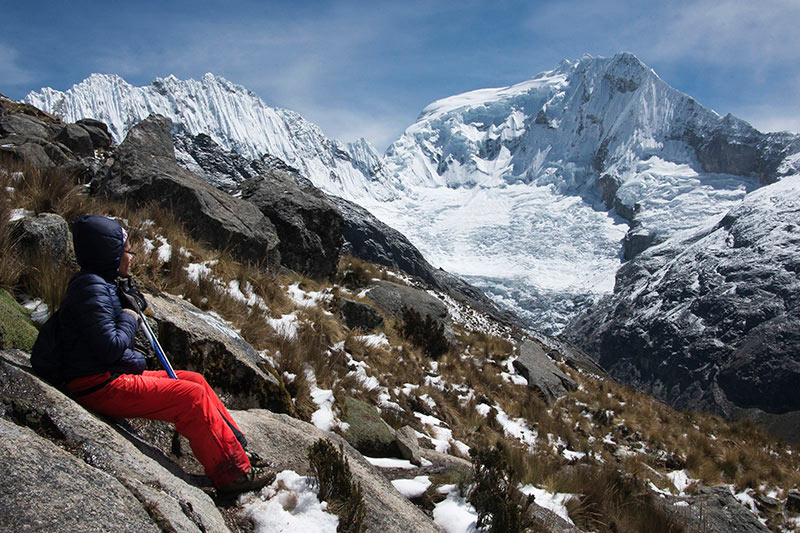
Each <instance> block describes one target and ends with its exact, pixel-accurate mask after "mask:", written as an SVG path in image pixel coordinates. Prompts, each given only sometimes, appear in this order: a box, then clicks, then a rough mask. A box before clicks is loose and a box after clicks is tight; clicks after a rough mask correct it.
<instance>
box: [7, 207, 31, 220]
mask: <svg viewBox="0 0 800 533" xmlns="http://www.w3.org/2000/svg"><path fill="white" fill-rule="evenodd" d="M35 214H36V213H34V212H33V211H29V210H27V209H22V208H21V207H20V208H18V209H12V210H11V212H10V213H9V214H8V221H9V222H16V221H17V220H21V219H23V218H25V217H32V216H33V215H35Z"/></svg>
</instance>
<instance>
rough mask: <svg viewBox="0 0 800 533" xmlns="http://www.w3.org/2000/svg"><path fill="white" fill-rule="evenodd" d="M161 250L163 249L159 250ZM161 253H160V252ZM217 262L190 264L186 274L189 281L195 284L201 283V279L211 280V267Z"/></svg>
mask: <svg viewBox="0 0 800 533" xmlns="http://www.w3.org/2000/svg"><path fill="white" fill-rule="evenodd" d="M159 250H161V248H159ZM159 253H160V252H159ZM215 263H216V261H203V262H202V263H189V264H188V265H187V266H186V273H187V274H188V275H189V279H190V280H192V281H193V282H195V283H199V282H200V277H201V276H202V277H204V278H210V277H211V268H209V267H210V266H212V265H214V264H215Z"/></svg>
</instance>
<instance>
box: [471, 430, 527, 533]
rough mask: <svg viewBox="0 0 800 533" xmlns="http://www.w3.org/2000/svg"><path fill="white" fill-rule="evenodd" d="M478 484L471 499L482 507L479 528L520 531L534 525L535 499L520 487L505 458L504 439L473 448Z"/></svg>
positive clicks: (494, 531)
mask: <svg viewBox="0 0 800 533" xmlns="http://www.w3.org/2000/svg"><path fill="white" fill-rule="evenodd" d="M469 454H470V456H471V457H472V468H473V470H474V480H475V486H474V487H473V488H472V489H471V490H470V491H469V496H468V497H467V500H468V501H469V502H470V503H471V504H472V505H473V506H474V507H475V510H476V511H478V523H477V527H478V529H481V528H486V530H487V531H490V532H492V533H516V532H521V531H526V530H527V529H528V528H530V527H533V526H534V522H533V520H532V519H531V517H530V516H529V515H528V512H527V511H528V507H529V506H530V504H531V503H532V502H533V498H532V497H527V496H525V495H524V494H522V492H520V490H519V489H518V488H517V479H516V475H515V472H514V471H513V469H512V468H511V467H510V466H509V465H508V463H507V462H506V461H505V459H504V458H503V455H504V454H503V448H502V443H498V444H497V446H496V447H489V448H485V449H480V450H476V449H474V448H473V449H470V451H469Z"/></svg>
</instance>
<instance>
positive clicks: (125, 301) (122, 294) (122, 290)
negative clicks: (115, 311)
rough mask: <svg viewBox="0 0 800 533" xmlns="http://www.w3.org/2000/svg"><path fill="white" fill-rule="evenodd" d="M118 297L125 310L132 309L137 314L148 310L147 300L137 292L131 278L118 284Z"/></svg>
mask: <svg viewBox="0 0 800 533" xmlns="http://www.w3.org/2000/svg"><path fill="white" fill-rule="evenodd" d="M117 295H118V296H119V301H120V303H121V304H122V308H123V309H132V310H133V311H135V312H136V313H137V314H139V313H142V312H143V311H144V310H145V309H147V300H145V299H144V295H143V294H142V293H141V292H139V291H138V290H136V288H135V287H134V286H133V284H132V283H131V280H130V278H127V279H121V280H119V283H118V284H117Z"/></svg>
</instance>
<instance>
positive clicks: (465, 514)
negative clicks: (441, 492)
mask: <svg viewBox="0 0 800 533" xmlns="http://www.w3.org/2000/svg"><path fill="white" fill-rule="evenodd" d="M433 521H434V522H436V523H437V524H438V525H439V526H441V527H442V528H443V529H444V530H445V531H446V532H447V533H476V532H477V531H478V530H477V529H476V527H475V526H476V524H477V523H478V512H477V511H476V510H475V508H474V507H473V506H472V504H470V503H469V502H467V500H466V499H465V498H463V497H461V496H459V495H458V494H456V493H454V492H451V493H450V494H449V495H448V496H447V498H445V499H444V500H443V501H441V502H439V503H438V504H436V507H434V508H433Z"/></svg>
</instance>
